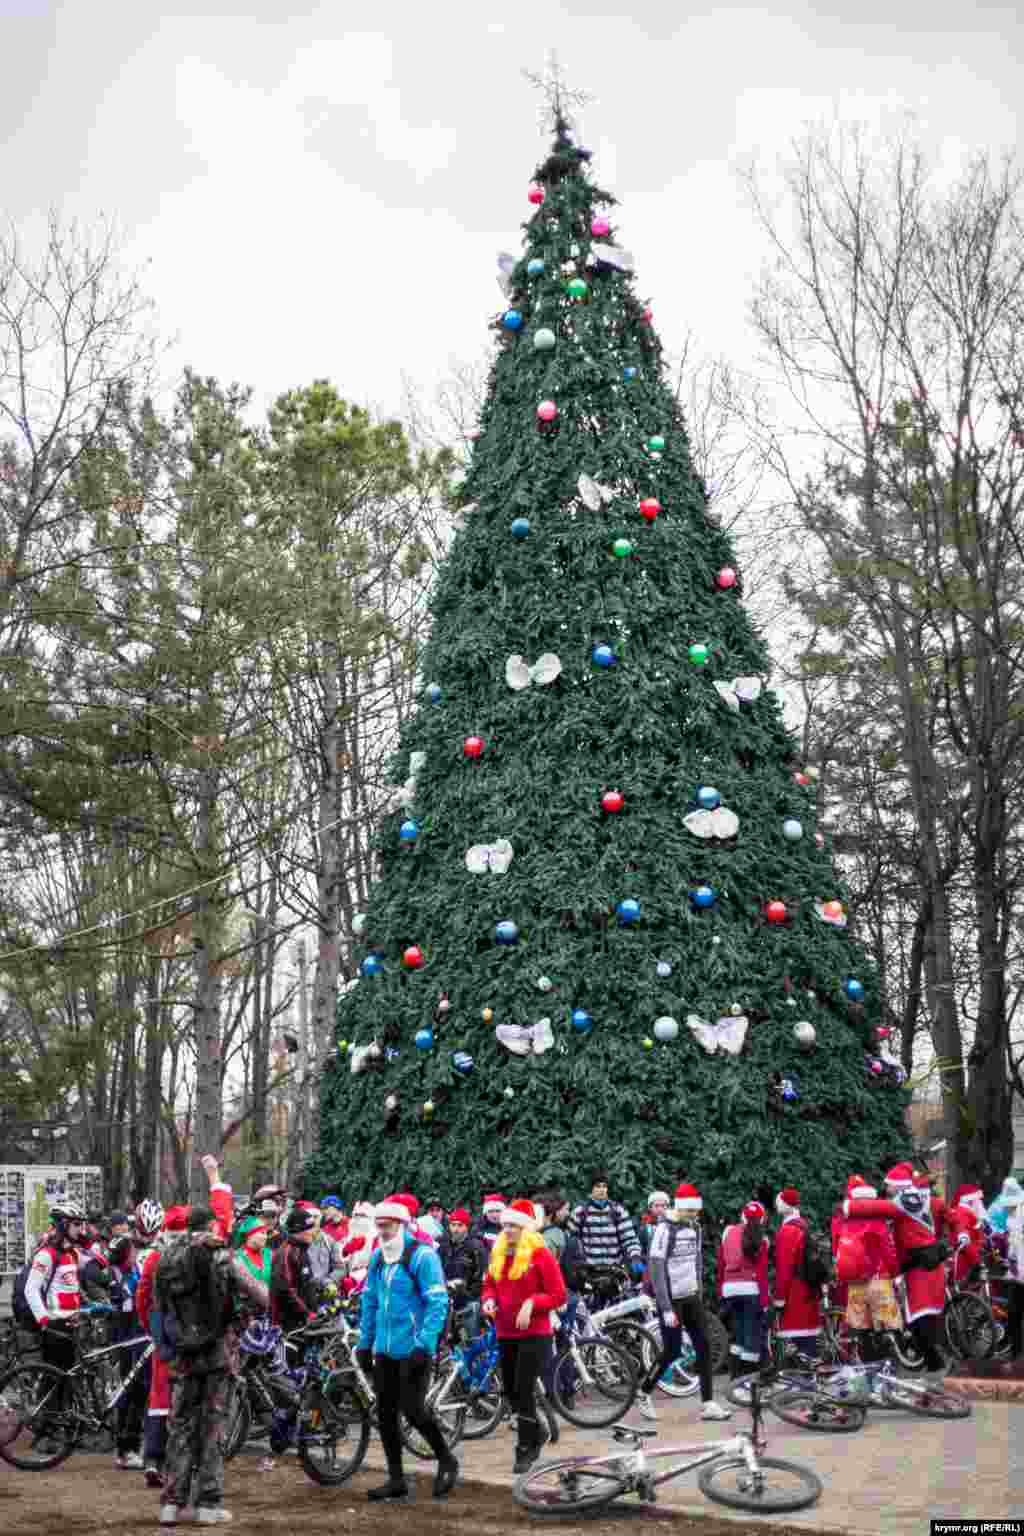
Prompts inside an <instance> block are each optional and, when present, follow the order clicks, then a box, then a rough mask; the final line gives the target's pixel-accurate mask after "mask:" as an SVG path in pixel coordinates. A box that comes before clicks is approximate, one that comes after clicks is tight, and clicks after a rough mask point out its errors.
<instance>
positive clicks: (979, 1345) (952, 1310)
mask: <svg viewBox="0 0 1024 1536" xmlns="http://www.w3.org/2000/svg"><path fill="white" fill-rule="evenodd" d="M945 1325H946V1342H947V1343H948V1345H949V1347H950V1350H951V1351H952V1353H953V1354H954V1355H956V1357H957V1358H958V1359H959V1360H990V1359H991V1358H992V1356H993V1354H994V1353H995V1348H996V1320H995V1318H994V1317H993V1316H992V1310H991V1308H990V1307H988V1306H986V1305H985V1303H984V1302H983V1301H982V1299H981V1297H980V1296H969V1295H968V1296H957V1297H955V1298H954V1300H953V1301H952V1302H951V1303H950V1305H949V1306H948V1307H947V1308H946V1318H945Z"/></svg>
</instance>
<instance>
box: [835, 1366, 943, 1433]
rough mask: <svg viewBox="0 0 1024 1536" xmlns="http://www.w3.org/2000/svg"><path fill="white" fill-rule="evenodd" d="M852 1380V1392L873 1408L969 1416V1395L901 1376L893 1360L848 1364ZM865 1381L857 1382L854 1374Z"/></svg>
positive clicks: (937, 1416)
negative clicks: (895, 1368) (896, 1372)
mask: <svg viewBox="0 0 1024 1536" xmlns="http://www.w3.org/2000/svg"><path fill="white" fill-rule="evenodd" d="M846 1372H847V1376H848V1380H849V1381H850V1383H851V1386H850V1396H851V1399H853V1400H860V1401H863V1402H865V1403H866V1404H867V1405H868V1406H869V1407H871V1408H882V1409H890V1408H900V1409H905V1410H906V1411H907V1412H909V1413H917V1414H921V1415H922V1416H923V1417H924V1418H929V1419H969V1418H970V1417H971V1405H970V1403H969V1402H968V1401H967V1399H966V1398H965V1397H960V1396H959V1395H958V1394H956V1393H953V1392H946V1391H945V1390H944V1389H943V1388H942V1387H936V1386H932V1385H931V1384H930V1383H929V1382H927V1381H917V1380H912V1379H908V1378H907V1377H905V1376H897V1375H896V1374H895V1372H894V1369H893V1363H892V1361H891V1360H883V1361H880V1362H879V1363H877V1364H871V1365H850V1366H847V1367H846ZM855 1377H859V1378H862V1382H860V1383H858V1384H857V1385H854V1384H853V1383H854V1378H855Z"/></svg>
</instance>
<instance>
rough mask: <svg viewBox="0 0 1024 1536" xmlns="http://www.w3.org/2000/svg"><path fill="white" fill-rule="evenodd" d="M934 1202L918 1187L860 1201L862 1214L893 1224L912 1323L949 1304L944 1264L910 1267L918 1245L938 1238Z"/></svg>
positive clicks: (908, 1311)
mask: <svg viewBox="0 0 1024 1536" xmlns="http://www.w3.org/2000/svg"><path fill="white" fill-rule="evenodd" d="M939 1203H940V1204H941V1202H939ZM935 1204H936V1202H934V1201H932V1200H930V1199H929V1198H928V1196H927V1195H922V1193H921V1191H920V1190H916V1189H905V1190H900V1191H899V1193H898V1194H897V1196H896V1197H895V1199H893V1200H858V1201H857V1215H858V1216H859V1217H870V1216H882V1217H885V1218H887V1219H888V1220H889V1221H891V1222H892V1224H893V1225H892V1235H893V1237H894V1238H895V1240H896V1252H897V1255H898V1256H899V1261H900V1269H901V1270H903V1271H904V1272H905V1274H906V1281H907V1321H908V1322H910V1323H913V1322H916V1320H917V1319H918V1318H919V1317H935V1316H941V1314H942V1311H943V1309H944V1307H945V1305H946V1270H945V1266H944V1265H942V1264H939V1265H938V1266H937V1267H936V1268H935V1269H919V1268H913V1269H908V1268H907V1261H908V1259H910V1257H911V1256H912V1254H913V1253H914V1251H915V1249H917V1248H927V1247H929V1246H930V1245H931V1244H932V1243H935V1242H937V1241H938V1233H937V1232H936V1229H935V1216H934V1214H933V1207H934V1205H935Z"/></svg>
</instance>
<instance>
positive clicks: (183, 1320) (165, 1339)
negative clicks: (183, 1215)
mask: <svg viewBox="0 0 1024 1536" xmlns="http://www.w3.org/2000/svg"><path fill="white" fill-rule="evenodd" d="M154 1290H155V1293H156V1302H157V1307H158V1309H159V1314H160V1333H161V1342H162V1346H163V1347H162V1348H161V1350H160V1354H161V1358H163V1359H171V1358H174V1356H176V1355H180V1356H182V1357H183V1358H184V1359H186V1360H187V1359H192V1358H194V1357H195V1356H197V1355H202V1354H205V1353H206V1352H207V1350H209V1349H211V1348H212V1346H213V1345H214V1344H216V1343H217V1341H218V1340H219V1339H220V1338H222V1336H223V1334H224V1325H225V1321H226V1316H227V1304H228V1289H227V1280H226V1277H225V1275H224V1269H223V1266H222V1265H221V1264H218V1263H217V1262H216V1260H215V1258H214V1255H213V1253H212V1252H211V1250H210V1249H209V1248H205V1249H204V1248H203V1246H202V1245H201V1244H198V1243H192V1242H189V1241H188V1240H187V1239H186V1240H185V1241H184V1242H178V1243H175V1244H174V1246H173V1247H171V1248H168V1250H167V1252H166V1253H164V1254H162V1255H161V1257H160V1262H159V1264H158V1265H157V1268H156V1280H155V1285H154Z"/></svg>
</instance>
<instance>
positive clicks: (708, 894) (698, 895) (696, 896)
mask: <svg viewBox="0 0 1024 1536" xmlns="http://www.w3.org/2000/svg"><path fill="white" fill-rule="evenodd" d="M690 900H691V901H692V902H693V904H694V906H695V907H713V906H714V904H715V893H714V891H713V890H712V889H711V887H710V885H698V886H697V888H696V890H694V891H691V893H690Z"/></svg>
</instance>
